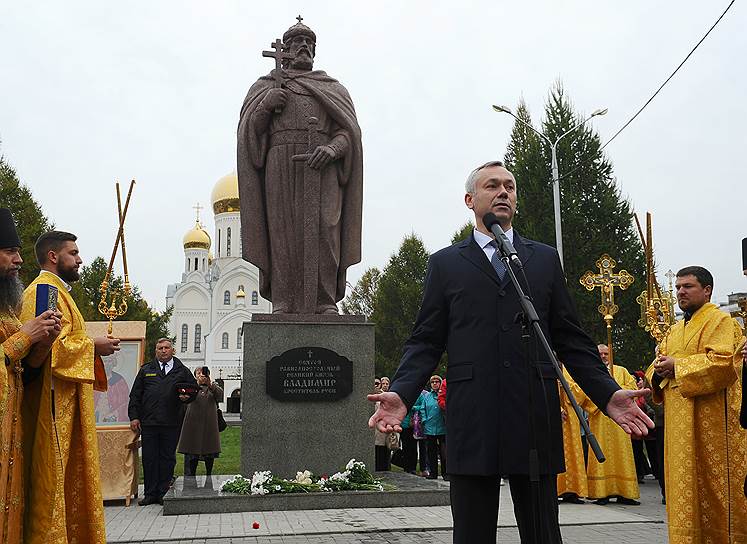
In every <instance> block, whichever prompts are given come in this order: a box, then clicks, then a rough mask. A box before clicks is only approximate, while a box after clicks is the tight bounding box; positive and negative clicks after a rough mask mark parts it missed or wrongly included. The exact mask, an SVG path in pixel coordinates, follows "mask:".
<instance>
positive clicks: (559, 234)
mask: <svg viewBox="0 0 747 544" xmlns="http://www.w3.org/2000/svg"><path fill="white" fill-rule="evenodd" d="M493 109H494V110H495V111H497V112H500V113H507V114H509V115H510V116H511V117H513V118H514V119H516V120H517V121H518V122H519V123H521V124H522V125H524V126H526V127H528V128H530V129H531V130H532V131H533V132H534V133H535V134H537V136H539V137H540V138H542V140H543V141H544V142H545V143H547V144H548V145H549V146H550V154H551V156H552V197H553V210H554V212H555V245H556V247H557V249H558V256H559V257H560V265H561V266H563V228H562V226H561V221H560V175H559V173H558V143H560V140H562V139H563V138H565V137H566V136H568V135H569V134H570V133H571V132H573V131H575V130H576V129H578V128H579V127H582V126H583V125H585V124H586V123H587V122H588V121H589V120H590V119H591V118H592V117H596V116H598V115H604V114H605V113H607V108H604V109H598V110H595V111H594V112H592V114H591V115H590V116H589V117H587V118H586V119H584V120H583V121H581V122H580V123H578V124H576V126H574V127H573V128H571V129H568V130H566V131H565V132H564V133H563V134H561V135H560V136H558V137H557V138H556V139H555V141H554V142H552V141H550V138H548V137H547V136H545V135H544V134H543V133H542V132H540V131H538V130H537V129H535V128H534V127H533V126H532V125H530V124H529V123H527V122H526V121H524V120H523V119H520V118H519V117H517V116H516V115H515V114H514V112H512V111H511V109H510V108H508V107H506V106H493Z"/></svg>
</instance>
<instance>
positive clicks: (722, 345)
mask: <svg viewBox="0 0 747 544" xmlns="http://www.w3.org/2000/svg"><path fill="white" fill-rule="evenodd" d="M742 341H743V340H742V338H741V330H740V329H739V325H738V324H737V323H736V321H735V320H734V319H732V318H731V317H730V316H729V315H728V314H726V313H724V312H722V311H721V310H719V309H718V307H717V306H715V305H714V304H711V303H706V304H704V305H703V306H702V307H701V308H700V309H699V310H698V311H697V312H695V313H694V314H693V316H692V318H691V319H690V321H689V322H688V323H687V324H685V322H684V321H678V322H677V323H675V324H674V325H673V326H672V328H671V329H670V331H669V334H668V336H667V337H666V339H665V340H664V341H663V343H664V350H665V351H664V353H666V354H667V355H668V356H670V357H674V359H675V364H674V374H675V377H674V379H673V380H668V381H667V382H666V383H662V385H663V388H658V387H654V400H655V401H656V402H662V401H663V403H664V428H665V429H666V432H665V433H664V478H665V481H666V483H667V518H668V521H669V542H670V543H672V544H680V543H682V544H684V543H687V544H695V543H708V544H736V543H742V544H743V543H746V542H747V498H745V496H744V493H743V488H742V486H743V483H744V478H745V473H747V431H745V430H744V429H742V428H740V426H739V409H740V406H741V402H742V388H741V383H740V380H741V364H742V355H741V352H740V349H741V344H742ZM652 372H653V369H652V368H649V371H648V374H649V375H651V374H652Z"/></svg>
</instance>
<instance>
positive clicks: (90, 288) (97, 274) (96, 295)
mask: <svg viewBox="0 0 747 544" xmlns="http://www.w3.org/2000/svg"><path fill="white" fill-rule="evenodd" d="M107 268H108V264H107V263H106V261H104V259H103V258H102V257H96V258H95V259H94V260H93V261H92V262H91V264H89V265H87V266H84V267H83V268H82V269H81V271H80V281H77V282H75V283H74V284H73V289H72V292H71V293H72V296H73V299H74V300H75V303H76V304H77V305H78V309H80V313H81V314H82V315H83V318H84V319H85V320H86V321H105V320H106V317H105V316H104V315H102V314H101V312H99V311H98V305H99V302H100V301H101V291H100V287H101V283H102V282H103V281H104V277H105V276H106V270H107ZM123 286H124V280H123V279H122V277H121V276H118V275H116V274H112V276H111V277H110V279H109V293H112V292H114V291H115V290H117V291H119V292H121V290H122V288H123ZM109 301H111V296H110V297H109ZM172 310H173V308H168V309H167V310H166V311H164V312H157V311H155V310H153V309H152V308H151V307H150V306H148V303H147V302H146V301H145V299H144V298H143V296H142V293H141V292H140V289H139V288H138V287H137V286H133V287H132V295H131V296H130V298H129V299H128V301H127V312H126V313H125V314H124V315H123V316H121V317H119V318H117V319H118V320H121V321H145V323H146V333H145V334H146V336H145V354H146V356H148V355H150V354H152V353H155V349H156V341H157V340H158V339H159V338H161V337H170V334H169V329H168V322H169V319H170V317H171V312H172ZM172 340H173V339H172Z"/></svg>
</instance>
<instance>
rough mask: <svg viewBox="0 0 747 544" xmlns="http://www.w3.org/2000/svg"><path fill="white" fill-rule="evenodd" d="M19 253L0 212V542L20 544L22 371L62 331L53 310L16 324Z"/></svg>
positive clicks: (9, 221)
mask: <svg viewBox="0 0 747 544" xmlns="http://www.w3.org/2000/svg"><path fill="white" fill-rule="evenodd" d="M20 250H21V239H20V238H19V237H18V232H17V231H16V226H15V224H14V222H13V215H12V213H11V212H10V210H9V209H7V208H0V542H8V543H16V542H20V541H21V538H22V536H23V530H22V529H23V508H24V491H23V479H22V478H23V475H22V468H23V451H22V449H21V447H22V432H21V409H20V408H21V398H22V396H23V383H22V376H23V372H24V367H25V366H26V365H33V366H38V365H40V364H41V362H42V361H43V358H44V356H45V355H46V353H47V352H48V351H49V349H50V346H51V345H52V342H53V341H54V339H55V338H56V337H57V335H58V334H59V332H60V319H59V316H58V314H56V313H55V312H54V311H52V310H48V311H46V312H44V313H43V314H41V315H40V316H38V317H36V318H35V319H32V320H31V321H28V322H27V323H25V324H23V325H21V322H20V321H19V320H18V317H17V316H18V314H19V313H20V310H21V301H22V298H23V284H22V283H21V280H20V278H19V277H18V271H19V270H20V268H21V264H23V259H21V254H20ZM27 375H28V372H27Z"/></svg>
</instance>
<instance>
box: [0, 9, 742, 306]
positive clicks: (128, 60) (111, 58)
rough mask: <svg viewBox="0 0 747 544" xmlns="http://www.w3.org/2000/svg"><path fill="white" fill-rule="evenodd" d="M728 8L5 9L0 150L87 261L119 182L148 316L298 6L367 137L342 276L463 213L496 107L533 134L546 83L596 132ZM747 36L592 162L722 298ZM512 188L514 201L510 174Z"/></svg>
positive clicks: (664, 248)
mask: <svg viewBox="0 0 747 544" xmlns="http://www.w3.org/2000/svg"><path fill="white" fill-rule="evenodd" d="M727 4H728V1H727V0H714V1H711V2H703V1H700V0H698V1H691V0H687V1H684V0H683V1H679V2H675V1H667V2H651V1H650V0H628V1H626V2H612V1H606V0H596V1H592V0H588V1H581V0H575V1H574V0H543V1H539V0H537V1H525V2H516V1H512V2H505V1H496V0H489V1H482V2H462V3H457V2H454V1H449V2H446V1H418V2H415V1H407V2H406V1H403V0H391V1H377V2H350V1H347V2H343V1H326V2H319V1H317V2H313V4H312V3H310V2H298V1H297V2H283V1H278V0H275V1H273V2H265V3H264V4H261V3H259V2H249V1H246V0H245V1H232V2H228V1H225V2H224V1H217V0H216V1H211V2H186V1H178V2H177V1H173V2H167V1H158V2H152V1H141V0H135V1H130V2H93V1H91V2H87V3H82V2H41V1H39V2H10V1H9V2H3V4H2V6H1V7H0V74H2V80H3V81H2V84H0V140H1V143H0V146H1V147H0V154H2V155H4V156H5V159H6V160H7V161H8V162H9V163H10V164H11V165H13V166H14V167H15V168H16V170H17V172H18V175H19V177H20V179H21V180H22V181H23V182H24V183H26V184H27V185H28V186H29V187H30V188H31V189H32V191H33V193H34V196H35V198H36V199H37V200H38V201H39V202H40V203H41V205H42V207H43V209H44V212H45V213H46V214H47V215H48V216H49V217H50V218H51V219H52V220H53V221H54V222H55V224H56V226H57V227H58V228H60V229H63V230H69V231H72V232H75V233H77V234H78V235H79V237H80V239H79V245H80V248H81V251H82V255H83V258H84V259H85V260H86V261H87V262H90V261H91V260H92V259H93V258H94V257H95V256H97V255H102V256H106V258H108V255H109V254H110V253H111V247H112V244H113V242H114V236H115V232H116V201H115V193H114V181H115V180H120V181H123V182H127V181H128V180H129V179H131V178H135V179H136V180H137V182H138V184H137V186H136V188H135V192H134V194H133V198H132V203H131V206H130V212H129V215H128V221H127V229H126V232H127V238H126V239H127V248H128V261H129V266H130V278H131V280H132V281H133V282H134V283H135V284H137V285H139V286H140V287H141V288H142V290H143V292H144V294H145V296H146V298H147V299H148V301H149V302H150V303H152V304H154V305H155V306H156V307H158V308H161V309H162V308H163V307H164V306H165V301H164V297H165V292H166V285H167V284H169V283H174V282H177V281H179V279H180V276H181V273H182V270H183V249H182V245H181V244H182V242H181V241H182V236H183V235H184V233H185V231H186V230H188V229H189V228H190V227H191V226H192V225H193V224H194V210H193V209H192V207H193V206H194V205H195V203H196V202H198V201H199V202H200V203H201V204H202V205H203V206H206V207H207V208H208V210H206V212H207V213H206V212H203V222H204V223H205V224H206V226H207V228H208V231H209V232H210V233H211V235H212V233H213V222H212V215H211V211H212V210H209V206H210V191H211V190H212V187H213V185H214V183H215V181H216V180H218V179H219V178H220V177H221V176H223V175H225V174H226V173H228V172H231V171H232V170H235V168H236V166H235V164H236V157H235V147H236V136H235V134H236V125H237V120H238V112H239V109H240V107H241V103H242V101H243V99H244V96H245V95H246V91H247V89H248V88H249V86H250V85H251V84H252V83H253V82H254V81H255V80H256V79H257V78H258V77H259V76H261V75H263V74H265V73H267V72H269V70H270V69H271V68H272V61H271V60H270V59H266V58H262V56H261V51H262V50H263V49H268V46H269V44H270V42H272V41H273V40H274V39H275V38H279V37H281V36H282V34H283V32H284V31H285V30H286V29H287V28H288V27H289V26H290V25H291V24H293V23H295V19H294V18H295V17H296V15H298V13H299V11H300V12H301V14H302V15H303V17H304V22H305V23H306V24H308V25H309V26H310V27H311V28H313V29H314V30H315V32H316V34H317V39H318V44H317V56H316V61H315V67H316V68H318V69H322V70H326V71H327V72H328V73H329V74H330V75H332V76H333V77H335V78H337V79H339V80H340V81H341V82H342V83H343V84H344V85H345V86H346V87H347V88H348V90H349V91H350V94H351V96H352V97H353V101H354V102H355V106H356V109H357V112H358V120H359V122H360V125H361V127H362V130H363V139H364V141H363V150H364V167H365V169H364V187H365V200H364V230H363V262H362V263H361V264H359V265H357V266H355V267H353V268H351V269H350V270H349V271H348V279H349V280H350V281H351V282H355V281H356V280H357V279H358V278H359V277H360V275H361V274H362V272H363V271H364V270H365V269H366V268H368V267H370V266H378V267H383V266H384V265H385V264H386V262H387V260H388V258H389V256H390V255H391V253H392V252H393V251H395V250H396V249H397V247H398V246H399V244H400V242H401V240H402V238H403V236H404V235H406V234H409V233H410V232H415V233H417V234H418V235H419V236H421V237H422V239H423V240H424V242H425V244H426V247H427V248H428V249H429V250H430V251H435V250H437V249H439V248H441V247H443V246H445V245H448V243H449V241H450V238H451V236H452V234H453V233H454V231H455V230H456V229H457V228H459V227H460V226H461V225H462V224H463V223H464V222H465V221H466V220H467V219H468V218H469V217H470V214H469V213H468V210H467V209H466V208H465V206H464V204H463V186H464V179H465V177H466V176H467V174H468V172H469V171H470V170H471V169H472V168H473V167H474V166H476V165H477V164H480V163H482V162H485V161H486V160H489V159H493V158H502V157H503V154H504V151H505V146H506V143H507V141H508V137H509V135H510V132H511V128H512V119H511V118H510V117H508V116H507V115H505V114H498V113H494V112H493V111H492V110H491V107H490V106H491V104H506V105H509V106H512V107H514V106H515V105H516V104H517V102H518V101H519V100H520V99H521V98H523V99H524V100H525V101H526V102H527V105H528V107H529V109H530V112H531V113H532V115H533V118H534V119H535V122H537V121H539V118H540V117H541V114H542V111H543V107H544V102H545V99H546V97H547V93H548V91H549V89H550V87H551V86H552V84H553V82H554V81H555V80H557V79H560V80H562V82H563V84H564V86H565V88H566V90H567V92H568V95H569V96H570V98H571V99H572V101H573V103H574V106H575V108H576V109H577V110H579V111H581V112H584V113H587V114H588V113H590V112H591V111H593V110H595V109H597V108H599V107H606V108H609V113H608V114H607V115H606V116H604V117H600V118H596V119H595V120H594V121H593V125H594V127H595V128H596V129H597V130H598V131H599V133H600V135H601V138H602V140H603V141H606V140H607V139H608V138H609V137H610V136H611V135H612V134H613V133H614V132H615V131H616V130H617V129H618V128H619V127H620V126H621V125H622V124H623V123H624V122H625V121H626V120H627V119H628V118H629V117H630V116H631V115H632V114H633V113H634V112H635V111H636V110H637V109H638V107H640V106H641V105H642V104H643V102H645V100H646V99H647V98H648V97H649V96H650V95H651V93H652V92H653V90H654V89H656V87H658V86H659V84H660V83H661V82H662V81H663V80H664V79H665V77H666V76H667V75H669V73H670V72H671V71H672V70H673V69H674V67H675V66H676V65H677V64H678V63H679V62H680V61H681V60H682V59H683V58H684V56H685V55H686V54H687V52H688V51H689V50H690V49H691V48H692V46H693V45H694V44H695V43H696V42H697V41H698V40H699V39H700V38H701V37H702V35H703V34H704V33H705V31H706V30H707V29H708V28H709V27H710V26H711V24H713V22H714V21H715V20H716V18H717V17H718V15H719V14H720V13H721V12H722V11H723V9H724V8H725V7H726V5H727ZM745 28H747V15H746V13H745V6H744V4H743V3H740V2H737V3H736V4H735V5H734V6H733V7H732V9H731V10H730V11H729V13H728V14H727V15H726V17H725V18H724V20H723V21H722V22H721V23H720V24H719V26H717V27H716V29H715V31H714V32H713V33H712V34H711V36H710V37H709V38H708V39H707V40H706V41H705V42H704V43H703V44H702V45H701V47H700V48H699V49H698V50H697V51H696V53H695V54H694V55H693V57H692V58H691V59H690V61H689V62H688V63H687V64H686V65H685V67H684V68H683V69H682V70H681V71H680V73H679V74H678V75H677V76H676V77H675V78H674V79H673V80H672V81H671V82H670V83H669V84H668V85H667V87H665V89H664V90H663V91H662V93H661V94H660V95H659V96H658V97H657V99H656V100H655V101H654V102H653V103H652V104H651V105H650V106H649V107H648V108H647V109H646V110H645V111H644V112H643V114H642V115H641V116H640V117H639V118H638V119H637V120H636V121H635V122H634V123H633V124H632V125H631V126H630V127H629V128H628V129H627V130H626V131H624V132H623V133H622V135H621V136H619V137H618V139H617V140H615V141H614V142H613V143H612V144H611V145H610V146H609V147H608V148H607V150H606V152H607V153H608V156H609V158H610V159H611V161H612V164H613V165H614V171H615V175H616V176H617V179H618V182H619V184H620V187H621V190H622V192H623V194H624V195H626V196H627V197H628V198H630V200H631V201H632V203H633V205H634V207H635V209H636V210H638V211H639V212H645V211H646V210H649V211H651V212H653V216H654V247H655V251H656V257H657V261H658V263H659V266H660V270H661V272H664V271H666V270H667V269H669V268H671V269H673V270H675V271H676V270H677V269H678V268H680V267H682V266H685V265H690V264H701V265H704V266H706V267H707V268H709V269H710V270H711V271H712V272H713V274H714V276H715V283H716V286H715V299H716V300H718V301H721V300H725V299H726V296H727V294H728V293H731V292H735V291H747V279H745V278H744V277H743V276H742V274H741V258H740V240H741V239H742V238H743V237H744V236H747V221H746V220H745V217H746V215H745V202H746V201H747V199H746V198H745V197H746V196H747V188H746V185H745V175H744V169H745V167H744V163H745V148H746V146H745V144H747V137H745V132H744V130H745V126H747V123H746V121H747V101H746V100H745V97H746V96H747V75H746V73H745V69H744V58H745V56H746V55H747V47H746V46H747V33H745V32H744V29H745ZM561 174H562V172H561ZM518 187H519V199H521V180H518ZM589 235H590V236H593V233H589ZM564 249H565V252H566V253H570V252H572V251H573V248H571V247H566V248H564ZM593 265H594V263H593V262H590V263H589V267H590V268H592V267H593ZM621 266H622V267H624V266H625V263H621ZM571 281H577V278H571ZM636 285H638V287H637V288H635V289H636V290H637V289H639V288H642V287H643V279H642V278H637V283H636ZM631 298H632V297H631Z"/></svg>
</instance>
